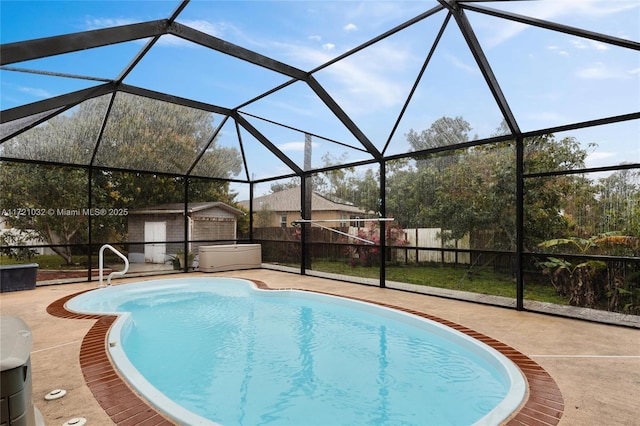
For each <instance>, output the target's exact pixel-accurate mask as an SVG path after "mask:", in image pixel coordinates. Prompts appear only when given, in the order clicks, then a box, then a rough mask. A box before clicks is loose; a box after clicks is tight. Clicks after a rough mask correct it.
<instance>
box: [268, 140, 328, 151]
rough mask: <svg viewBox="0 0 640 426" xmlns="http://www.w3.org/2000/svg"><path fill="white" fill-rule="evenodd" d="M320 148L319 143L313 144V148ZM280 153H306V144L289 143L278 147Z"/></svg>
mask: <svg viewBox="0 0 640 426" xmlns="http://www.w3.org/2000/svg"><path fill="white" fill-rule="evenodd" d="M318 146H320V144H319V143H317V142H311V147H313V148H317V147H318ZM278 149H279V150H280V151H304V142H287V143H283V144H280V145H278Z"/></svg>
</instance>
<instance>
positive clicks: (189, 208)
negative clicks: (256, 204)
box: [129, 201, 244, 216]
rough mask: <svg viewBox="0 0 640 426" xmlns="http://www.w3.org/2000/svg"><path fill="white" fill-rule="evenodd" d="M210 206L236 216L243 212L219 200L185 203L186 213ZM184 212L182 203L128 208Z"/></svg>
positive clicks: (133, 211)
mask: <svg viewBox="0 0 640 426" xmlns="http://www.w3.org/2000/svg"><path fill="white" fill-rule="evenodd" d="M212 208H218V209H221V210H225V211H227V212H229V213H232V214H234V215H236V216H241V215H243V214H244V212H243V211H242V210H238V209H236V208H235V207H231V206H230V205H228V204H225V203H222V202H220V201H210V202H204V203H189V204H187V213H189V214H191V213H196V212H199V211H202V210H208V209H212ZM182 213H184V203H169V204H158V205H156V206H149V207H142V208H139V209H133V210H129V214H140V215H143V214H182Z"/></svg>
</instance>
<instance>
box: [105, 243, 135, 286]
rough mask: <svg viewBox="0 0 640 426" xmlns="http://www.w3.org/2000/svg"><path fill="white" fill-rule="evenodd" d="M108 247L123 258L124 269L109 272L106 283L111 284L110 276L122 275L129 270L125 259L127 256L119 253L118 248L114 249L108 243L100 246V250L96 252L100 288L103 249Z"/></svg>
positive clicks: (127, 261) (127, 260)
mask: <svg viewBox="0 0 640 426" xmlns="http://www.w3.org/2000/svg"><path fill="white" fill-rule="evenodd" d="M106 248H108V249H109V250H111V251H112V252H114V253H115V254H117V255H118V256H119V257H120V259H122V260H124V269H123V270H122V271H113V272H111V273H110V274H109V276H108V277H107V285H108V286H109V285H111V278H112V277H114V276H116V275H117V276H122V275H124V274H126V273H127V271H128V270H129V259H127V257H126V256H125V255H123V254H122V253H120V252H119V251H118V250H116V249H115V248H114V247H113V246H111V245H109V244H105V245H103V246H102V247H100V251H99V252H98V268H99V270H100V284H99V286H100V287H101V288H102V287H104V284H103V283H102V276H103V272H104V249H106Z"/></svg>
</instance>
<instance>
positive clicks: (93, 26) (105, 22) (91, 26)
mask: <svg viewBox="0 0 640 426" xmlns="http://www.w3.org/2000/svg"><path fill="white" fill-rule="evenodd" d="M135 22H138V21H134V20H133V19H125V18H87V19H86V20H85V25H86V27H87V30H97V29H100V28H108V27H117V26H121V25H129V24H133V23H135Z"/></svg>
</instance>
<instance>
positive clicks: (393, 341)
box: [67, 278, 525, 425]
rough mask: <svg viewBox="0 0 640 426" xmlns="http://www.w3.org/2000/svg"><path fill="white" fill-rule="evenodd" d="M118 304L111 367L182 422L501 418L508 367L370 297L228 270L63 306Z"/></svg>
mask: <svg viewBox="0 0 640 426" xmlns="http://www.w3.org/2000/svg"><path fill="white" fill-rule="evenodd" d="M67 307H68V308H69V309H72V310H75V311H81V312H101V313H114V312H118V313H125V312H128V313H129V314H125V315H123V316H122V317H121V319H120V320H119V321H118V322H117V323H116V324H117V325H116V326H115V327H114V328H113V330H112V331H111V333H110V335H109V341H110V342H111V344H110V346H112V347H111V348H110V350H111V351H112V356H113V358H114V361H115V363H116V365H117V367H118V368H119V369H120V370H121V372H123V374H124V375H125V376H126V377H127V378H128V379H129V380H130V381H131V383H132V385H133V386H135V387H136V388H137V389H138V390H139V391H140V392H141V393H142V394H143V395H145V397H147V399H149V400H150V401H151V402H153V403H154V404H156V405H157V406H158V407H159V408H160V409H162V410H164V411H166V412H167V414H169V415H170V416H173V417H174V418H176V419H178V420H179V421H180V422H181V423H184V424H212V423H214V424H215V423H218V424H223V425H268V424H272V425H341V424H344V425H354V424H370V425H402V424H407V425H408V424H416V425H469V424H474V423H477V424H498V423H499V422H500V421H501V420H503V419H504V418H506V417H507V416H508V415H509V414H510V413H511V412H512V411H513V410H514V409H515V408H517V406H518V405H519V404H520V402H521V401H522V399H523V397H524V393H525V385H524V380H523V378H522V376H521V374H520V372H519V370H517V368H516V367H515V366H514V365H513V364H512V363H511V362H510V361H508V360H507V359H506V358H504V357H503V356H502V355H501V354H499V353H498V352H497V351H495V350H493V349H491V348H489V347H487V346H485V345H483V344H482V343H480V342H478V341H476V340H473V339H471V338H469V337H467V336H465V335H463V334H461V333H458V332H456V331H455V330H452V329H449V328H447V327H444V326H442V325H440V324H437V323H434V322H431V321H427V320H424V319H421V318H418V317H415V316H412V315H409V314H405V313H402V312H398V311H394V310H390V309H386V308H381V307H379V306H374V305H370V304H366V303H361V302H356V301H352V300H346V299H341V298H336V297H330V296H324V295H319V294H314V293H308V292H299V291H271V290H269V291H264V290H258V289H256V288H255V287H254V286H253V284H252V283H250V282H248V281H244V280H237V279H230V278H188V279H169V280H156V281H149V282H141V283H136V284H128V285H121V286H114V287H108V288H105V289H99V290H96V291H92V292H89V293H85V294H83V295H80V296H77V297H76V298H74V299H72V300H71V301H70V302H68V304H67Z"/></svg>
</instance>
